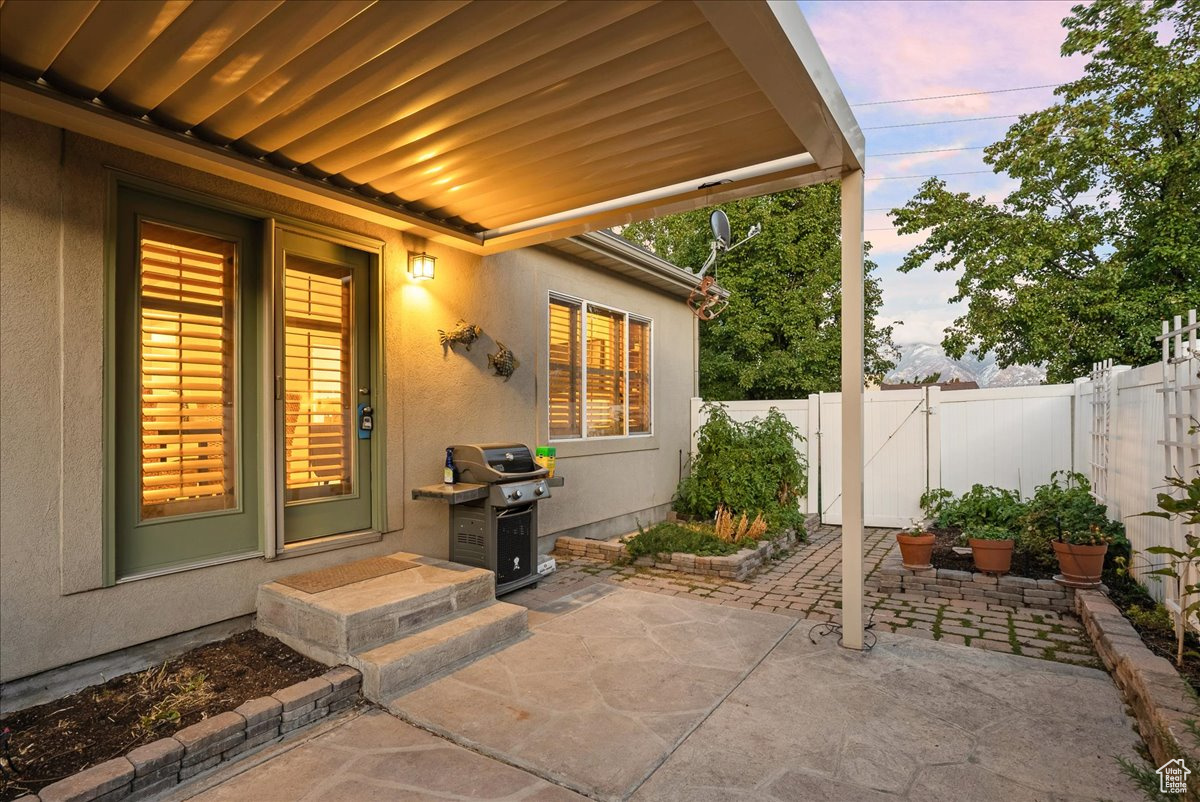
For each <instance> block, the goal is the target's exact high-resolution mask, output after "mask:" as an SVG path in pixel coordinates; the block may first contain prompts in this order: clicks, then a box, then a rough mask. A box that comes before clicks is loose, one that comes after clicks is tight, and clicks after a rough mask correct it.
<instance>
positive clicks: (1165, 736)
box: [1075, 590, 1200, 799]
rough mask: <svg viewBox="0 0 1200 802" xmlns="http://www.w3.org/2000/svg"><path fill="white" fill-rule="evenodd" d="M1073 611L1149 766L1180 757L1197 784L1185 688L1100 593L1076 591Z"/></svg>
mask: <svg viewBox="0 0 1200 802" xmlns="http://www.w3.org/2000/svg"><path fill="white" fill-rule="evenodd" d="M1075 610H1076V612H1077V613H1078V614H1079V617H1080V619H1082V620H1083V626H1084V628H1086V629H1087V632H1088V635H1090V636H1091V638H1092V642H1093V643H1094V644H1095V646H1096V652H1097V653H1099V655H1100V659H1101V660H1103V661H1104V665H1105V666H1106V667H1107V668H1108V671H1109V673H1110V674H1112V676H1113V679H1114V680H1115V681H1116V683H1117V687H1118V688H1120V689H1121V693H1122V694H1123V695H1124V697H1125V701H1126V702H1127V703H1128V704H1129V706H1130V707H1131V708H1132V709H1133V713H1134V716H1135V717H1136V718H1137V723H1138V731H1139V732H1141V734H1142V738H1143V739H1144V740H1145V741H1146V745H1147V746H1149V747H1150V753H1151V755H1153V757H1154V761H1155V765H1162V764H1164V763H1166V762H1167V761H1168V760H1172V759H1174V758H1177V757H1183V758H1184V760H1185V761H1186V763H1187V765H1188V768H1190V769H1191V770H1192V773H1193V775H1195V777H1196V778H1200V744H1198V743H1196V739H1195V738H1194V737H1193V736H1192V734H1191V732H1190V731H1189V730H1188V727H1187V724H1186V722H1188V721H1197V720H1200V703H1198V702H1197V700H1196V696H1195V694H1194V693H1193V692H1192V690H1191V688H1190V686H1188V684H1187V682H1185V681H1184V679H1183V678H1182V677H1181V676H1179V672H1178V671H1176V670H1175V666H1174V665H1172V664H1171V661H1170V660H1166V659H1165V658H1162V657H1159V656H1158V655H1156V654H1154V653H1153V652H1152V651H1150V649H1149V648H1148V647H1147V646H1146V644H1145V643H1143V642H1142V639H1141V637H1140V636H1139V635H1138V633H1137V630H1136V629H1134V628H1133V624H1130V623H1129V621H1128V619H1126V618H1125V616H1123V615H1122V614H1121V611H1120V610H1118V609H1117V606H1116V605H1115V604H1113V603H1112V602H1111V601H1109V599H1108V597H1107V596H1105V595H1104V594H1103V593H1099V592H1097V591H1094V590H1081V591H1079V592H1078V593H1076V594H1075ZM1197 786H1200V783H1195V784H1193V783H1192V782H1189V788H1190V789H1191V793H1190V794H1189V798H1191V799H1196V798H1198V795H1197V793H1196V792H1197Z"/></svg>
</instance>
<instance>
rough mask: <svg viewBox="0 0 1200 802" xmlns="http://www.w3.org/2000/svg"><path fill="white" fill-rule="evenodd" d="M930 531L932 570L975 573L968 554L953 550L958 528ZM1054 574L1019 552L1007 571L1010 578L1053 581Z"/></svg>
mask: <svg viewBox="0 0 1200 802" xmlns="http://www.w3.org/2000/svg"><path fill="white" fill-rule="evenodd" d="M931 531H932V532H933V534H934V536H935V537H936V538H937V539H936V540H935V541H934V542H933V555H932V556H931V557H930V560H929V561H930V563H931V564H932V565H933V567H934V568H949V569H950V570H953V571H969V572H974V571H975V560H974V558H972V557H971V554H970V552H967V553H966V554H959V553H958V552H956V551H955V550H954V547H955V546H957V545H958V538H959V536H960V535H962V530H961V529H959V528H958V527H948V528H946V529H933V530H931ZM1056 573H1057V571H1056V570H1054V569H1052V568H1046V567H1044V566H1042V565H1041V564H1039V563H1037V562H1035V561H1033V560H1032V559H1030V558H1029V556H1028V555H1027V554H1024V553H1022V552H1020V551H1014V552H1013V560H1012V569H1011V570H1010V571H1009V574H1010V575H1011V576H1023V577H1027V578H1029V579H1053V578H1054V575H1055V574H1056Z"/></svg>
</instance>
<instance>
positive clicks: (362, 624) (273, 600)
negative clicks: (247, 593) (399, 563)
mask: <svg viewBox="0 0 1200 802" xmlns="http://www.w3.org/2000/svg"><path fill="white" fill-rule="evenodd" d="M390 556H392V557H394V558H396V559H401V560H407V561H410V562H414V563H417V566H416V567H415V568H409V569H407V570H404V571H398V572H396V573H393V574H386V575H384V576H379V577H375V578H373V579H366V580H363V581H361V582H355V583H353V584H349V585H343V586H342V587H338V588H331V589H330V590H325V591H321V592H319V593H305V592H304V591H301V590H297V589H296V588H293V587H289V586H287V585H282V584H280V583H278V582H268V583H267V584H264V585H261V586H260V587H259V589H258V617H257V619H256V621H255V626H256V627H257V628H258V629H259V630H260V631H262V632H264V633H266V634H268V635H271V636H272V637H275V638H278V639H279V640H281V641H283V642H284V643H286V644H287V645H288V646H290V647H292V648H293V649H295V650H296V651H298V652H300V653H301V654H304V655H306V656H308V657H311V658H313V659H314V660H318V661H320V662H323V663H326V664H328V665H337V664H339V663H344V662H347V659H348V658H349V657H350V655H352V654H354V653H357V652H365V651H369V650H370V649H373V648H374V647H376V646H380V645H382V644H386V643H391V642H392V641H394V640H396V639H397V638H403V637H404V636H405V635H407V634H409V633H412V632H416V631H419V630H421V629H423V628H425V627H427V626H429V625H430V624H431V623H434V622H436V621H438V620H439V619H442V618H445V617H447V616H451V615H454V614H455V613H457V612H459V611H461V610H467V609H472V608H475V607H477V606H479V605H481V604H484V603H485V602H489V601H493V600H494V599H495V587H496V582H495V575H494V574H493V573H492V572H491V571H486V570H484V569H482V568H469V567H467V566H464V565H458V564H457V563H451V562H446V561H444V560H436V559H433V558H430V557H422V556H419V555H416V554H408V553H405V552H400V553H397V554H393V555H390Z"/></svg>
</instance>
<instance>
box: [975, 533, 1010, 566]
mask: <svg viewBox="0 0 1200 802" xmlns="http://www.w3.org/2000/svg"><path fill="white" fill-rule="evenodd" d="M970 541H971V556H972V557H974V558H975V567H976V568H978V569H979V570H980V572H982V573H985V574H1007V573H1008V571H1009V569H1010V568H1012V553H1013V541H1012V540H976V539H975V538H970Z"/></svg>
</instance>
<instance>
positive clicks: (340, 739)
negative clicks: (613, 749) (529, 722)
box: [163, 709, 582, 802]
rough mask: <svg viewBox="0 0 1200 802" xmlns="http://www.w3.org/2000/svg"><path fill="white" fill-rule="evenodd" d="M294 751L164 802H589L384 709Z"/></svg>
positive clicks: (369, 712) (352, 717)
mask: <svg viewBox="0 0 1200 802" xmlns="http://www.w3.org/2000/svg"><path fill="white" fill-rule="evenodd" d="M288 747H289V748H285V749H279V748H277V751H276V752H275V753H273V754H271V755H270V756H269V759H267V760H265V761H262V762H258V763H257V764H256V765H253V766H250V767H247V766H234V767H231V768H230V769H227V770H226V771H224V772H222V774H221V775H219V776H218V777H217V778H215V783H214V782H213V781H212V780H210V781H209V782H203V783H201V784H199V785H198V786H192V787H190V788H189V787H184V788H181V789H179V790H178V791H176V792H174V793H172V794H170V795H168V797H167V798H166V799H165V800H163V802H169V800H184V799H194V800H199V802H300V801H301V800H303V802H364V800H371V799H379V800H383V799H387V800H401V799H405V800H407V799H451V800H478V799H489V800H518V799H519V800H528V802H535V801H536V802H543V801H544V802H559V801H560V800H561V802H567V801H568V800H582V797H580V796H579V795H577V794H574V793H572V792H571V791H568V790H566V789H565V788H561V787H559V786H557V785H554V784H553V783H549V782H546V781H545V780H542V779H540V778H539V777H536V776H534V775H532V774H529V773H528V772H524V771H521V770H520V769H515V768H513V767H512V766H506V765H504V764H503V763H500V762H497V761H495V760H490V759H488V758H486V757H483V756H482V755H477V754H475V753H474V752H472V751H470V750H468V749H464V748H462V747H461V746H456V745H454V744H452V743H450V742H448V741H446V740H444V739H442V738H438V737H437V736H435V735H430V734H429V733H427V732H422V731H421V730H419V729H417V728H416V727H413V726H410V725H408V724H405V723H404V722H403V721H400V720H399V719H397V718H396V717H395V716H391V715H388V714H387V713H385V712H384V711H382V710H377V709H368V710H367V711H366V712H365V713H362V714H361V715H359V714H358V713H355V714H351V715H347V716H346V717H344V718H343V719H342V721H341V722H340V724H339V726H336V727H334V728H332V729H327V730H325V731H323V732H322V733H321V734H319V735H317V736H316V737H311V738H308V739H306V740H303V741H301V742H299V743H298V744H289V745H288Z"/></svg>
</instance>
